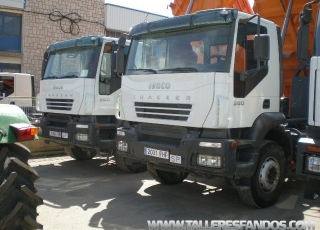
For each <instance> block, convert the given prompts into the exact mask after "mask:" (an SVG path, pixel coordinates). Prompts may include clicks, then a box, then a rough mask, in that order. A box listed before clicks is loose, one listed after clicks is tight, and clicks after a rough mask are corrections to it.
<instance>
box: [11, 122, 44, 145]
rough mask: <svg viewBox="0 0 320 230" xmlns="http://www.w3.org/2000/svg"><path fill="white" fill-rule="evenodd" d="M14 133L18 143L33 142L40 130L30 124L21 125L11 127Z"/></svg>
mask: <svg viewBox="0 0 320 230" xmlns="http://www.w3.org/2000/svg"><path fill="white" fill-rule="evenodd" d="M10 128H11V129H12V131H13V133H14V134H15V135H16V137H17V141H29V140H33V139H34V138H35V136H36V135H37V134H38V133H39V128H38V127H35V126H33V125H30V124H25V123H19V124H12V125H10Z"/></svg>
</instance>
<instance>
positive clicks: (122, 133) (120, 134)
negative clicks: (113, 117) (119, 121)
mask: <svg viewBox="0 0 320 230" xmlns="http://www.w3.org/2000/svg"><path fill="white" fill-rule="evenodd" d="M117 135H118V136H122V137H124V136H125V135H126V133H125V132H123V131H120V130H117Z"/></svg>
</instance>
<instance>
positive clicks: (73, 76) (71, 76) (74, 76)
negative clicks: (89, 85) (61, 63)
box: [60, 74, 78, 78]
mask: <svg viewBox="0 0 320 230" xmlns="http://www.w3.org/2000/svg"><path fill="white" fill-rule="evenodd" d="M60 78H78V76H77V75H74V74H73V75H66V76H63V77H60Z"/></svg>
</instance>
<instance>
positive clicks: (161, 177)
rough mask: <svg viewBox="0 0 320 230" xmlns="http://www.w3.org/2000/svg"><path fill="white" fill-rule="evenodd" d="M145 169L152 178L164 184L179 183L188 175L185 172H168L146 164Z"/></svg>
mask: <svg viewBox="0 0 320 230" xmlns="http://www.w3.org/2000/svg"><path fill="white" fill-rule="evenodd" d="M147 169H148V171H149V173H150V174H151V176H152V177H153V179H155V180H156V181H158V182H160V183H161V184H166V185H175V184H180V183H182V182H183V180H184V179H186V178H187V177H188V175H189V173H187V172H169V171H164V170H160V169H155V168H154V167H153V166H152V165H150V164H148V165H147Z"/></svg>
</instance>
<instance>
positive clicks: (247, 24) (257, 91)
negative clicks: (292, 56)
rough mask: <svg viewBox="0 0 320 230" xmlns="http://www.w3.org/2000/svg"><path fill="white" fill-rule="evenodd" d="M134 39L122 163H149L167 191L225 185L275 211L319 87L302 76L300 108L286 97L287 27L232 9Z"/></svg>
mask: <svg viewBox="0 0 320 230" xmlns="http://www.w3.org/2000/svg"><path fill="white" fill-rule="evenodd" d="M284 34H285V33H284ZM302 34H304V33H299V36H298V41H299V43H302V44H303V41H304V40H303V36H302ZM129 35H130V36H131V47H130V52H129V57H128V61H127V66H126V71H125V75H124V76H123V77H122V85H121V94H120V95H119V96H118V98H117V105H116V108H117V110H116V117H117V118H118V119H121V120H123V124H122V127H121V128H119V129H118V132H117V139H118V149H117V150H118V154H119V155H121V156H123V157H125V158H128V159H136V160H141V161H143V162H146V163H147V168H148V171H149V172H150V174H151V175H152V176H153V177H154V178H155V179H156V180H157V181H159V182H160V183H163V184H170V185H172V184H178V183H182V182H183V180H184V179H185V178H186V177H187V176H188V174H189V173H192V174H194V175H197V176H201V177H205V178H214V177H222V178H225V179H226V181H227V182H228V184H229V185H231V186H232V187H233V188H235V189H237V191H238V193H239V196H240V198H241V199H242V201H244V202H245V203H246V204H248V205H251V206H254V207H259V208H263V207H268V206H270V205H272V204H274V203H275V202H276V201H277V199H278V197H279V196H280V193H281V190H282V187H283V184H284V179H285V175H286V174H287V175H288V173H292V172H294V171H293V168H292V164H291V162H294V160H295V157H296V155H295V154H296V145H297V142H298V139H299V138H300V137H301V136H302V134H301V132H302V131H303V129H304V128H305V123H306V120H307V115H306V114H307V112H305V111H304V110H303V109H299V106H302V108H304V107H303V106H304V103H297V102H296V101H295V100H297V99H299V102H304V100H308V99H307V96H306V95H307V94H308V84H306V82H308V79H309V78H308V77H305V78H304V77H298V76H296V77H295V78H294V80H293V83H292V84H293V87H296V86H297V85H298V86H299V87H296V88H297V89H298V90H294V91H293V92H292V97H291V98H292V100H291V102H290V104H289V102H288V100H286V99H285V98H282V95H283V92H282V91H283V83H284V82H283V66H282V58H283V57H282V39H281V31H280V28H279V27H278V26H277V25H276V24H275V23H273V22H271V21H268V20H265V19H262V18H260V16H259V15H250V14H246V13H243V12H240V11H238V10H236V9H228V8H223V9H213V10H207V11H199V12H197V13H194V14H188V15H183V16H179V17H174V18H168V19H163V20H159V21H155V22H152V23H148V22H145V23H141V24H138V25H136V26H134V27H132V29H131V31H130V34H129ZM123 42H124V40H122V41H121V40H120V41H119V43H120V44H122V43H123ZM300 47H301V49H300V48H299V51H298V57H299V59H300V61H301V60H302V56H303V55H302V53H303V51H302V50H304V49H305V48H306V47H307V45H302V46H300ZM181 54H182V55H181ZM118 61H119V62H121V58H119V59H118ZM301 62H302V61H301ZM297 68H298V67H297ZM119 71H120V72H121V69H120V68H119ZM301 82H302V83H301ZM296 95H298V96H296ZM289 109H290V113H289ZM289 115H290V117H289ZM300 127H301V130H298V129H299V128H300Z"/></svg>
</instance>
